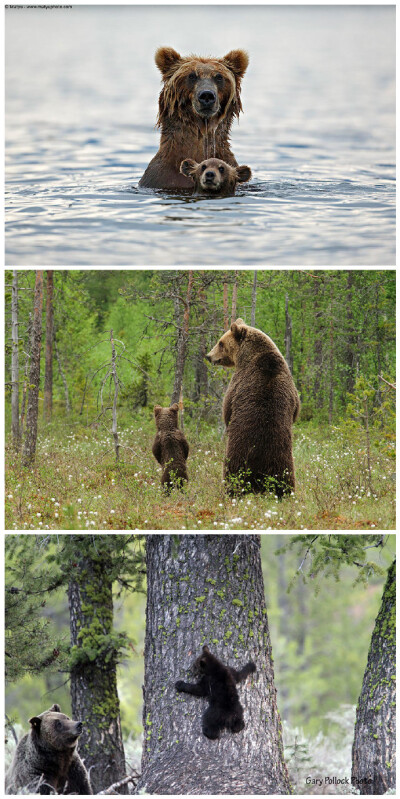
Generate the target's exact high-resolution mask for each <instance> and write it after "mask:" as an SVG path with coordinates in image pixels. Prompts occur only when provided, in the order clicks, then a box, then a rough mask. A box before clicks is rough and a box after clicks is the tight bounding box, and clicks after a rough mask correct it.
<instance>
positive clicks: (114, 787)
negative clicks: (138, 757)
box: [98, 771, 140, 796]
mask: <svg viewBox="0 0 400 799" xmlns="http://www.w3.org/2000/svg"><path fill="white" fill-rule="evenodd" d="M139 777H140V774H138V773H137V771H136V772H135V773H134V774H130V775H129V777H124V778H123V780H119V782H114V783H113V784H112V785H110V786H109V788H106V790H105V791H99V793H98V795H99V796H100V795H110V794H116V793H118V790H117V789H118V788H122V786H123V785H127V784H128V782H133V783H134V784H135V785H136V783H137V781H138V779H139Z"/></svg>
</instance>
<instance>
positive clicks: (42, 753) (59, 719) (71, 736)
mask: <svg viewBox="0 0 400 799" xmlns="http://www.w3.org/2000/svg"><path fill="white" fill-rule="evenodd" d="M29 723H30V725H31V730H30V732H28V733H27V734H26V735H24V737H23V738H21V740H20V741H19V743H18V746H17V748H16V750H15V754H14V760H13V762H12V764H11V766H10V768H9V770H8V771H7V774H6V793H7V794H15V793H17V792H18V789H19V788H23V787H26V788H27V789H28V792H29V793H41V794H51V793H58V794H60V793H64V791H65V793H77V794H81V795H82V794H91V793H92V789H91V787H90V781H89V776H88V773H87V771H86V769H85V766H84V765H83V763H82V760H81V759H80V757H79V755H78V752H77V742H78V738H79V736H80V735H81V733H82V728H83V724H82V722H81V721H73V720H72V719H70V718H69V717H68V716H66V715H65V713H61V708H60V705H56V704H54V705H52V706H51V708H50V709H49V710H45V711H44V712H43V713H41V714H40V715H39V716H32V718H31V719H29ZM65 789H66V790H65Z"/></svg>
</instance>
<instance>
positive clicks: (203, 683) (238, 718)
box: [175, 646, 256, 741]
mask: <svg viewBox="0 0 400 799" xmlns="http://www.w3.org/2000/svg"><path fill="white" fill-rule="evenodd" d="M193 670H194V672H195V674H198V675H199V677H200V679H199V681H198V682H197V683H188V682H184V681H183V680H178V682H176V683H175V688H176V690H177V691H179V692H181V693H185V694H192V696H203V697H207V698H208V700H209V705H208V708H207V710H206V711H205V712H204V715H203V722H202V728H203V735H205V736H206V737H207V738H210V739H211V740H213V741H214V740H216V739H217V738H220V735H221V732H222V731H223V730H224V729H226V730H228V731H229V732H240V731H241V730H243V729H244V726H245V724H244V720H243V708H242V705H241V704H240V702H239V696H238V692H237V689H236V683H239V682H243V681H244V680H245V679H246V677H248V676H249V674H252V673H253V672H255V671H256V667H255V664H254V663H253V662H252V661H249V663H246V665H245V666H243V668H242V669H241V670H240V671H237V670H236V669H233V668H231V667H230V666H225V665H224V664H223V663H222V662H221V661H220V660H218V658H217V657H215V655H212V654H211V652H210V650H209V648H208V646H203V652H202V654H201V655H200V657H199V658H197V660H196V662H195V664H194V667H193Z"/></svg>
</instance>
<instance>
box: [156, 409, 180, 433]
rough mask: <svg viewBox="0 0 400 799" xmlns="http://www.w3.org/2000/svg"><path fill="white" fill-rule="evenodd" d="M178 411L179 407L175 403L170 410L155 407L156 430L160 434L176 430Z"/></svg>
mask: <svg viewBox="0 0 400 799" xmlns="http://www.w3.org/2000/svg"><path fill="white" fill-rule="evenodd" d="M178 411H179V405H178V403H177V402H174V404H173V405H171V407H170V408H162V407H161V405H155V406H154V418H155V420H156V427H157V430H160V431H161V432H166V431H168V430H176V428H177V427H178Z"/></svg>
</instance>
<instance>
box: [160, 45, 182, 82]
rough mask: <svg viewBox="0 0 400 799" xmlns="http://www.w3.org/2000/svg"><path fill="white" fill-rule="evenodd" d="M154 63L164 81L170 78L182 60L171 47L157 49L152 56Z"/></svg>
mask: <svg viewBox="0 0 400 799" xmlns="http://www.w3.org/2000/svg"><path fill="white" fill-rule="evenodd" d="M154 61H155V62H156V66H157V67H158V69H159V70H160V72H161V75H162V76H163V78H164V80H165V79H166V78H169V77H171V75H172V74H173V72H174V71H175V69H177V68H178V66H179V64H180V63H181V61H182V59H181V57H180V55H179V53H177V52H176V50H174V48H173V47H159V48H158V50H157V51H156V54H155V56H154Z"/></svg>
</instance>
